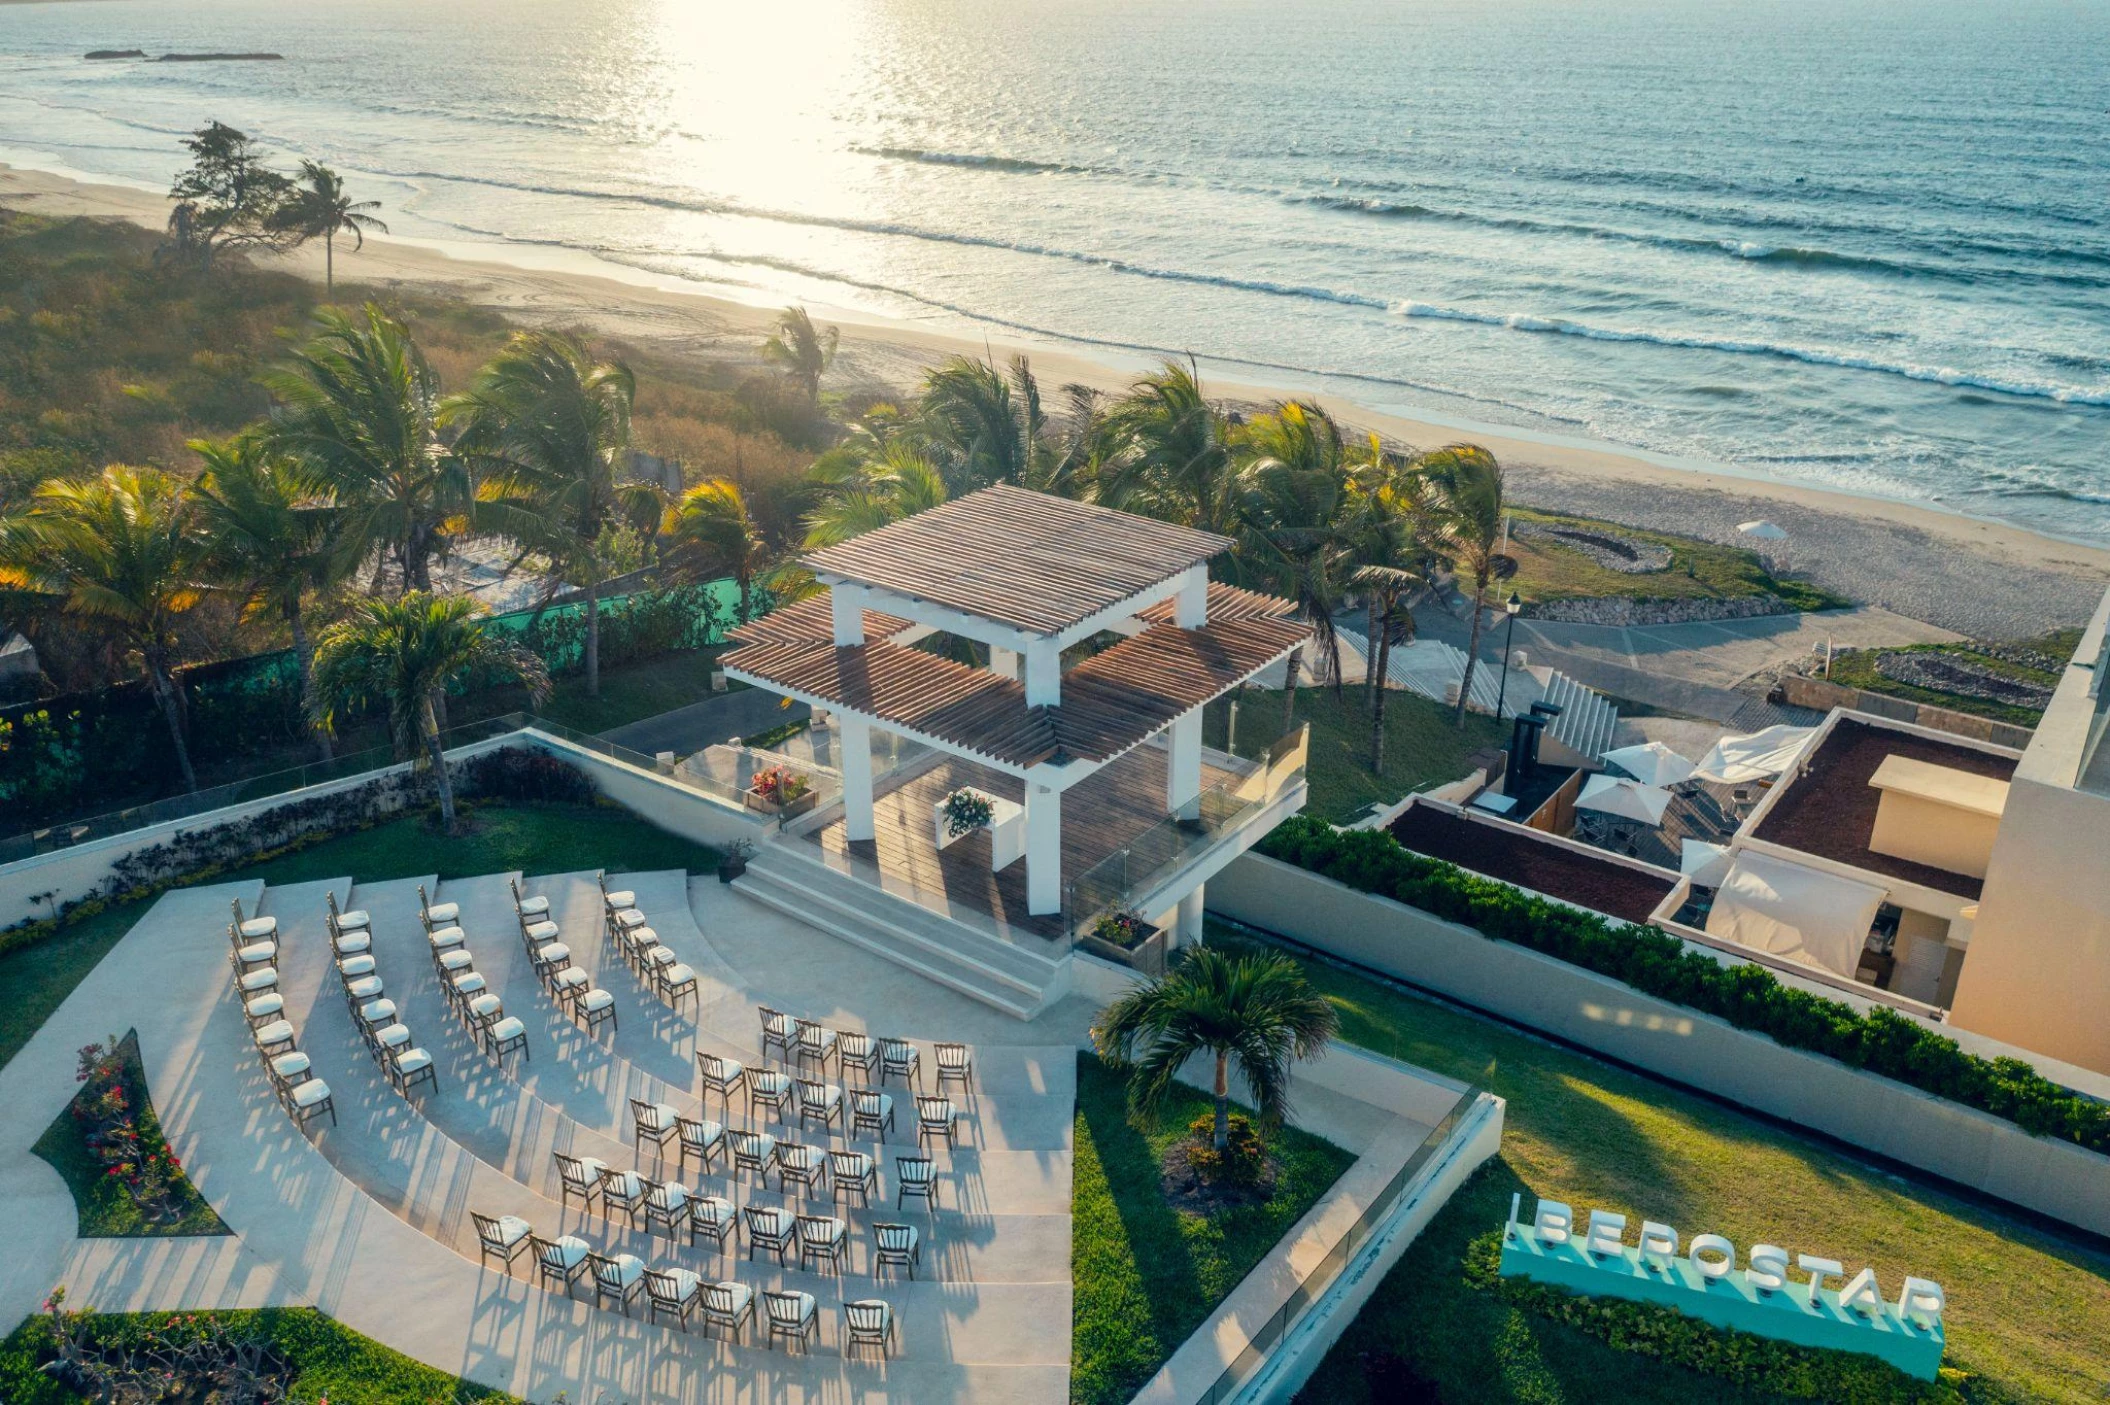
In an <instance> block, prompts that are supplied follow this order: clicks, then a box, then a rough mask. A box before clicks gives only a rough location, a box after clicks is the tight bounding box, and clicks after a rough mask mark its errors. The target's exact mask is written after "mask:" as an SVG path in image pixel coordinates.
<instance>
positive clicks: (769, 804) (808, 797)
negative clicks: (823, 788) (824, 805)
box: [740, 790, 821, 820]
mask: <svg viewBox="0 0 2110 1405" xmlns="http://www.w3.org/2000/svg"><path fill="white" fill-rule="evenodd" d="M740 798H741V799H742V800H743V801H745V802H746V805H747V808H748V809H750V810H753V811H754V812H755V813H757V814H761V815H771V816H774V817H775V818H776V819H779V820H789V819H796V818H798V817H799V816H800V815H803V814H805V813H806V812H807V811H808V810H810V809H812V808H813V807H814V806H815V805H818V804H819V803H820V799H821V797H820V792H819V791H817V790H809V791H807V792H806V793H805V794H804V795H801V796H800V797H799V798H798V799H796V800H788V801H786V802H784V803H783V804H781V805H780V804H778V803H777V802H776V801H774V800H771V799H770V798H769V797H767V796H765V795H757V794H756V793H755V792H754V791H752V790H749V791H744V792H742V793H741V797H740Z"/></svg>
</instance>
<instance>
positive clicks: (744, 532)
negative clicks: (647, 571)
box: [666, 478, 769, 624]
mask: <svg viewBox="0 0 2110 1405" xmlns="http://www.w3.org/2000/svg"><path fill="white" fill-rule="evenodd" d="M666 532H667V559H668V562H669V564H670V565H671V567H672V569H673V573H674V574H675V575H676V576H677V577H678V578H680V579H683V580H694V581H710V580H718V579H720V578H722V577H725V576H731V577H732V578H733V584H734V585H736V586H737V587H739V590H740V623H742V624H746V623H747V622H748V621H749V620H750V619H752V618H754V583H755V578H756V577H757V576H758V575H760V574H761V573H762V572H763V571H764V570H765V569H766V568H767V566H768V563H769V553H768V547H767V544H766V543H765V542H764V541H763V540H762V533H761V532H760V531H758V530H757V529H756V527H755V522H754V519H753V518H752V517H750V516H749V515H748V512H747V499H746V498H745V497H744V496H743V495H742V494H741V492H740V485H739V484H737V483H735V482H733V481H732V480H731V479H729V478H707V479H705V480H704V481H703V482H701V483H698V484H697V485H696V486H695V487H693V488H691V489H689V491H688V492H686V493H684V494H682V497H681V501H680V502H678V503H676V504H675V505H674V509H673V511H672V512H670V513H669V514H668V515H667V522H666Z"/></svg>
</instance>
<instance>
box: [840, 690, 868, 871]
mask: <svg viewBox="0 0 2110 1405" xmlns="http://www.w3.org/2000/svg"><path fill="white" fill-rule="evenodd" d="M835 720H836V727H837V735H838V737H839V738H840V740H841V742H842V749H843V754H842V767H843V837H844V838H846V839H852V840H856V839H870V838H872V837H873V833H874V832H873V825H872V724H871V723H870V722H868V721H866V720H865V719H864V718H862V717H858V716H854V715H853V714H851V713H847V712H838V713H836V714H835Z"/></svg>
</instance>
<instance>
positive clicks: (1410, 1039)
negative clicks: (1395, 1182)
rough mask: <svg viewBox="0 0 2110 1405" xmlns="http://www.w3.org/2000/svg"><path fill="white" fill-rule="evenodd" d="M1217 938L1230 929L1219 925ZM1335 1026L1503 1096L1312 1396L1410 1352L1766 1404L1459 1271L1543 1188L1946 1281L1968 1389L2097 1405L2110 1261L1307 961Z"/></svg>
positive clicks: (1572, 1387)
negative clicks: (1379, 1358) (1367, 1362)
mask: <svg viewBox="0 0 2110 1405" xmlns="http://www.w3.org/2000/svg"><path fill="white" fill-rule="evenodd" d="M1219 935H1221V934H1219ZM1305 965H1306V969H1307V971H1308V973H1309V975H1310V977H1311V980H1312V982H1313V983H1314V984H1315V985H1316V986H1317V987H1318V988H1319V989H1320V990H1321V991H1323V992H1324V993H1325V994H1326V996H1327V998H1328V999H1330V1000H1331V1001H1333V1003H1334V1005H1335V1007H1336V1008H1337V1009H1338V1010H1339V1011H1340V1016H1341V1026H1342V1028H1341V1033H1342V1037H1343V1038H1345V1039H1347V1040H1349V1041H1351V1042H1353V1043H1356V1044H1360V1045H1362V1046H1364V1047H1366V1048H1369V1049H1373V1050H1375V1051H1377V1052H1379V1053H1382V1054H1387V1055H1390V1056H1391V1057H1394V1058H1398V1059H1403V1060H1405V1061H1406V1062H1408V1063H1413V1064H1418V1065H1420V1066H1422V1067H1424V1068H1429V1069H1433V1070H1435V1071H1437V1072H1439V1073H1444V1074H1448V1075H1450V1076H1451V1077H1454V1078H1459V1079H1464V1080H1468V1081H1471V1082H1474V1083H1477V1084H1479V1085H1481V1086H1483V1087H1487V1088H1490V1089H1492V1090H1493V1091H1494V1092H1496V1093H1498V1094H1500V1095H1501V1096H1502V1097H1504V1098H1506V1099H1508V1103H1509V1107H1508V1117H1507V1129H1506V1132H1505V1134H1504V1137H1503V1150H1502V1156H1501V1157H1500V1158H1499V1159H1498V1160H1497V1161H1495V1162H1493V1163H1490V1167H1489V1169H1487V1170H1485V1171H1483V1172H1482V1174H1481V1176H1480V1178H1479V1179H1478V1180H1476V1181H1475V1182H1473V1184H1472V1185H1471V1186H1470V1187H1468V1189H1467V1190H1466V1191H1465V1192H1463V1193H1461V1194H1460V1195H1459V1196H1458V1197H1457V1198H1456V1199H1454V1200H1453V1201H1452V1203H1451V1205H1450V1206H1449V1207H1447V1208H1446V1209H1445V1211H1444V1213H1443V1214H1442V1215H1441V1216H1439V1217H1438V1218H1437V1220H1436V1221H1435V1223H1434V1224H1432V1225H1431V1227H1430V1229H1429V1230H1428V1231H1427V1232H1426V1233H1425V1235H1424V1236H1423V1238H1422V1240H1421V1241H1420V1242H1419V1243H1418V1244H1417V1246H1416V1248H1415V1249H1414V1250H1413V1251H1412V1252H1410V1253H1409V1255H1408V1256H1407V1257H1406V1259H1405V1260H1403V1261H1402V1263H1401V1264H1400V1265H1399V1267H1397V1268H1396V1269H1394V1270H1393V1272H1392V1273H1391V1274H1390V1275H1389V1276H1388V1277H1387V1278H1386V1279H1385V1281H1384V1283H1383V1284H1382V1285H1381V1286H1380V1287H1379V1289H1378V1291H1377V1295H1376V1297H1374V1298H1373V1299H1372V1301H1371V1303H1370V1305H1369V1307H1367V1308H1366V1309H1365V1310H1364V1312H1363V1314H1362V1316H1361V1317H1360V1318H1359V1319H1358V1320H1357V1321H1356V1323H1355V1324H1354V1326H1352V1327H1351V1328H1350V1329H1349V1331H1348V1333H1347V1334H1346V1335H1345V1336H1344V1337H1343V1338H1342V1339H1341V1342H1340V1344H1339V1345H1338V1346H1336V1347H1335V1349H1334V1350H1333V1352H1332V1353H1331V1354H1330V1355H1329V1356H1328V1357H1327V1359H1326V1362H1325V1364H1324V1365H1323V1366H1322V1367H1321V1368H1320V1371H1319V1373H1318V1375H1317V1376H1315V1377H1314V1378H1313V1382H1312V1385H1311V1386H1310V1388H1309V1389H1308V1390H1307V1391H1306V1393H1305V1395H1304V1397H1303V1398H1304V1399H1307V1400H1312V1401H1323V1402H1327V1405H1332V1402H1337V1401H1338V1402H1350V1403H1351V1405H1353V1403H1354V1402H1362V1401H1368V1400H1373V1399H1377V1398H1379V1397H1376V1396H1373V1394H1372V1392H1371V1391H1370V1389H1369V1387H1368V1386H1367V1385H1366V1383H1365V1380H1364V1371H1363V1366H1362V1360H1363V1358H1365V1357H1366V1356H1375V1355H1378V1354H1391V1355H1396V1356H1398V1357H1400V1358H1403V1359H1404V1360H1405V1361H1406V1362H1407V1363H1409V1365H1410V1366H1411V1367H1412V1368H1413V1369H1414V1370H1415V1371H1417V1372H1418V1373H1419V1374H1420V1375H1422V1376H1423V1377H1425V1378H1427V1379H1428V1380H1430V1381H1433V1382H1434V1383H1436V1385H1437V1386H1438V1387H1439V1388H1440V1390H1441V1392H1442V1395H1441V1398H1442V1399H1443V1400H1445V1401H1447V1402H1466V1401H1471V1402H1481V1401H1487V1402H1495V1405H1502V1403H1503V1402H1512V1401H1514V1402H1587V1401H1606V1402H1611V1401H1620V1402H1635V1401H1640V1402H1655V1401H1661V1402H1664V1405H1671V1402H1684V1401H1691V1400H1708V1401H1728V1402H1757V1401H1762V1400H1771V1399H1773V1398H1775V1397H1773V1396H1771V1395H1768V1394H1764V1393H1758V1392H1753V1391H1750V1390H1747V1389H1742V1388H1738V1387H1735V1386H1733V1385H1730V1384H1728V1383H1726V1382H1724V1381H1721V1380H1719V1379H1718V1378H1712V1377H1701V1376H1696V1375H1694V1374H1693V1373H1691V1372H1687V1371H1684V1370H1681V1369H1677V1368H1673V1367H1669V1366H1666V1365H1663V1364H1661V1363H1659V1362H1656V1361H1654V1360H1652V1359H1650V1358H1648V1357H1645V1356H1640V1355H1635V1354H1632V1353H1627V1352H1620V1351H1615V1350H1613V1349H1612V1348H1610V1347H1608V1346H1605V1345H1603V1344H1601V1343H1599V1342H1598V1341H1596V1340H1595V1339H1593V1338H1590V1337H1587V1336H1584V1335H1582V1334H1581V1333H1578V1332H1576V1331H1573V1330H1571V1329H1569V1328H1565V1327H1560V1326H1556V1325H1554V1324H1553V1323H1552V1322H1550V1320H1548V1319H1545V1318H1541V1317H1536V1316H1529V1315H1526V1314H1524V1313H1521V1312H1518V1311H1514V1310H1512V1309H1509V1308H1507V1307H1505V1306H1503V1305H1502V1304H1500V1303H1498V1302H1495V1301H1493V1300H1492V1298H1491V1297H1490V1296H1489V1295H1488V1294H1486V1293H1484V1292H1481V1291H1479V1290H1475V1289H1472V1288H1469V1287H1468V1286H1466V1284H1465V1283H1464V1281H1463V1279H1462V1277H1461V1274H1460V1268H1459V1259H1460V1256H1461V1255H1462V1253H1463V1252H1464V1249H1465V1246H1466V1245H1467V1244H1469V1243H1470V1242H1471V1241H1472V1240H1473V1239H1475V1238H1476V1237H1479V1236H1482V1235H1485V1234H1486V1233H1487V1232H1488V1231H1489V1230H1491V1229H1494V1228H1495V1227H1496V1226H1498V1225H1499V1224H1500V1223H1501V1221H1502V1220H1503V1219H1504V1218H1505V1217H1506V1215H1507V1214H1508V1209H1509V1195H1510V1192H1511V1191H1512V1190H1521V1191H1522V1192H1523V1194H1524V1202H1525V1205H1526V1206H1527V1207H1528V1206H1529V1205H1530V1204H1531V1203H1532V1201H1533V1199H1534V1197H1536V1196H1538V1195H1546V1196H1550V1197H1552V1198H1554V1199H1557V1200H1563V1201H1566V1202H1567V1203H1569V1204H1571V1205H1574V1206H1575V1207H1576V1208H1577V1210H1578V1211H1583V1210H1587V1209H1590V1208H1602V1209H1607V1210H1615V1211H1620V1212H1623V1213H1625V1214H1626V1215H1627V1216H1628V1217H1629V1221H1630V1222H1638V1220H1639V1218H1640V1217H1641V1216H1644V1215H1645V1216H1647V1217H1649V1218H1651V1219H1657V1220H1662V1221H1664V1222H1665V1223H1668V1224H1673V1225H1677V1226H1678V1227H1679V1228H1680V1229H1682V1230H1684V1231H1685V1232H1686V1233H1687V1234H1692V1233H1697V1232H1701V1231H1703V1230H1704V1231H1707V1232H1712V1233H1719V1234H1724V1235H1727V1236H1728V1237H1729V1238H1730V1239H1731V1240H1732V1241H1734V1242H1736V1243H1738V1244H1744V1245H1748V1244H1752V1243H1757V1242H1760V1241H1764V1242H1769V1243H1774V1244H1782V1245H1786V1246H1788V1248H1789V1249H1790V1251H1791V1252H1803V1253H1818V1254H1823V1255H1826V1256H1828V1257H1831V1258H1837V1259H1842V1260H1845V1261H1846V1262H1847V1263H1848V1264H1849V1266H1851V1267H1858V1266H1859V1265H1861V1264H1864V1263H1867V1264H1874V1265H1875V1266H1876V1267H1877V1270H1878V1273H1879V1275H1880V1276H1881V1283H1882V1286H1883V1287H1884V1290H1885V1291H1886V1292H1888V1293H1895V1292H1896V1290H1897V1285H1898V1282H1899V1279H1900V1275H1902V1274H1904V1273H1907V1272H1910V1273H1914V1274H1918V1275H1920V1276H1921V1277H1926V1278H1932V1279H1934V1280H1936V1281H1937V1282H1940V1283H1941V1284H1942V1285H1943V1286H1944V1287H1945V1288H1947V1290H1948V1294H1949V1307H1948V1312H1947V1314H1946V1321H1947V1325H1948V1333H1949V1336H1948V1364H1949V1365H1950V1366H1952V1367H1956V1368H1960V1369H1961V1370H1962V1371H1963V1372H1965V1373H1966V1379H1964V1380H1963V1381H1962V1382H1961V1386H1962V1391H1963V1394H1964V1397H1965V1398H1966V1399H1968V1400H1972V1401H2003V1402H2004V1401H2022V1400H2032V1401H2039V1400H2041V1401H2071V1402H2076V1405H2078V1402H2082V1401H2090V1402H2098V1401H2100V1400H2101V1399H2102V1398H2103V1397H2102V1391H2103V1385H2104V1382H2105V1381H2106V1380H2110V1334H2106V1333H2105V1332H2104V1330H2103V1324H2105V1323H2110V1255H2106V1254H2105V1253H2104V1252H2102V1251H2101V1250H2100V1249H2099V1248H2094V1247H2087V1246H2083V1245H2080V1244H2076V1243H2073V1242H2069V1241H2066V1240H2062V1239H2059V1238H2057V1237H2054V1236H2053V1235H2050V1234H2047V1233H2045V1232H2044V1231H2042V1230H2039V1229H2037V1228H2035V1227H2033V1226H2030V1225H2026V1224H2023V1223H2021V1222H2018V1221H2014V1220H2009V1219H2007V1218H2005V1217H2003V1216H2001V1215H2000V1214H1999V1213H1997V1212H1995V1211H1991V1210H1987V1209H1982V1208H1980V1207H1978V1206H1976V1205H1973V1204H1971V1203H1968V1202H1966V1201H1964V1200H1962V1199H1960V1198H1958V1197H1955V1196H1952V1195H1949V1194H1946V1193H1944V1192H1942V1191H1940V1190H1937V1189H1933V1188H1930V1187H1927V1186H1924V1185H1921V1184H1917V1183H1914V1182H1908V1181H1906V1180H1904V1179H1902V1178H1900V1177H1897V1176H1894V1175H1891V1174H1888V1173H1886V1172H1883V1171H1878V1170H1874V1169H1871V1168H1870V1167H1867V1166H1864V1165H1862V1164H1860V1163H1857V1162H1855V1161H1853V1160H1851V1159H1849V1158H1847V1157H1845V1156H1843V1155H1840V1154H1838V1153H1836V1152H1833V1151H1830V1150H1827V1149H1824V1148H1822V1147H1819V1146H1817V1145H1815V1144H1813V1143H1809V1142H1805V1141H1802V1140H1800V1139H1798V1138H1795V1137H1792V1136H1790V1135H1788V1134H1786V1133H1784V1132H1782V1131H1779V1130H1776V1129H1775V1128H1773V1127H1771V1126H1769V1125H1767V1124H1765V1123H1762V1122H1759V1121H1757V1120H1756V1119H1753V1118H1750V1117H1746V1116H1743V1115H1742V1114H1740V1113H1737V1112H1733V1111H1730V1110H1728V1109H1726V1108H1723V1107H1720V1106H1717V1105H1715V1104H1714V1103H1711V1102H1708V1101H1706V1100H1704V1099H1701V1098H1697V1097H1693V1096H1691V1095H1688V1094H1685V1093H1681V1092H1678V1091H1675V1090H1673V1089H1671V1088H1668V1087H1666V1086H1664V1085H1662V1084H1660V1083H1657V1082H1654V1081H1652V1080H1650V1079H1646V1078H1643V1077H1640V1076H1638V1075H1635V1074H1629V1073H1626V1072H1623V1071H1620V1070H1617V1069H1614V1068H1611V1067H1608V1066H1606V1065H1602V1064H1599V1063H1597V1062H1595V1061H1593V1060H1590V1059H1586V1058H1583V1057H1581V1056H1580V1055H1577V1054H1573V1053H1569V1052H1567V1051H1565V1050H1563V1049H1560V1048H1556V1047H1554V1046H1551V1045H1549V1044H1546V1043H1543V1042H1541V1041H1539V1040H1536V1039H1532V1038H1529V1037H1527V1036H1525V1035H1523V1034H1520V1033H1517V1032H1514V1031H1512V1030H1510V1029H1508V1028H1507V1027H1506V1026H1502V1025H1498V1024H1495V1023H1493V1022H1491V1021H1487V1020H1483V1019H1479V1018H1477V1017H1474V1016H1471V1015H1468V1014H1464V1013H1462V1012H1459V1011H1455V1010H1452V1009H1449V1008H1447V1007H1445V1006H1442V1005H1438V1004H1435V1003H1433V1002H1430V1001H1427V1000H1422V999H1418V998H1416V997H1414V996H1411V995H1408V994H1405V993H1404V992H1402V991H1399V990H1395V989H1393V988H1392V987H1390V986H1387V985H1384V984H1381V983H1379V982H1376V981H1372V980H1367V979H1364V978H1362V977H1360V976H1357V975H1355V974H1353V973H1350V972H1346V971H1342V970H1339V969H1337V968H1335V967H1333V966H1329V965H1326V964H1324V963H1320V962H1316V961H1308V962H1306V963H1305Z"/></svg>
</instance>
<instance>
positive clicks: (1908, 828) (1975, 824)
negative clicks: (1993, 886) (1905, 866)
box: [1868, 790, 2000, 878]
mask: <svg viewBox="0 0 2110 1405" xmlns="http://www.w3.org/2000/svg"><path fill="white" fill-rule="evenodd" d="M1999 832H2000V820H1999V818H1998V817H1996V816H1993V815H1982V814H1979V813H1977V812H1975V811H1972V810H1964V809H1959V808H1958V807H1956V806H1954V805H1944V804H1941V803H1940V802H1938V801H1934V800H1923V799H1921V798H1920V797H1919V796H1917V795H1906V794H1903V793H1901V792H1899V791H1895V790H1887V791H1885V792H1883V798H1882V800H1881V802H1880V803H1878V804H1877V806H1876V824H1875V829H1874V830H1873V831H1872V832H1871V833H1870V834H1869V837H1868V847H1869V848H1870V849H1873V850H1874V851H1875V852H1876V853H1878V854H1888V855H1890V856H1891V857H1892V858H1898V859H1909V860H1911V861H1912V862H1913V863H1923V864H1930V865H1932V866H1933V867H1935V868H1939V869H1946V870H1947V871H1948V872H1950V873H1963V874H1968V875H1969V876H1971V877H1973V878H1983V877H1985V871H1986V865H1987V863H1988V861H1989V859H1990V856H1991V854H1992V852H1993V837H1994V836H1995V835H1996V834H1998V833H1999Z"/></svg>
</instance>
